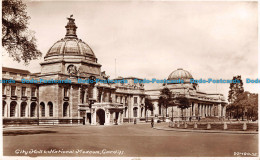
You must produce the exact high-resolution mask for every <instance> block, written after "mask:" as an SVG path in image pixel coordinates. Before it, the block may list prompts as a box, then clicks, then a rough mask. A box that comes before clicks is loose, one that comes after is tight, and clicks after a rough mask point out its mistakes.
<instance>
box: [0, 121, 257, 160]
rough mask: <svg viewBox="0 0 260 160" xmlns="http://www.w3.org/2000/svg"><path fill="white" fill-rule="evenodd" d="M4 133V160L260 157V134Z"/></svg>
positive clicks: (121, 128)
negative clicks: (40, 159)
mask: <svg viewBox="0 0 260 160" xmlns="http://www.w3.org/2000/svg"><path fill="white" fill-rule="evenodd" d="M155 125H156V127H163V126H165V125H167V124H166V123H162V124H155ZM3 135H4V136H3V153H4V156H30V157H37V156H45V157H46V156H59V157H60V156H69V157H75V156H77V157H239V156H241V155H239V154H238V153H245V152H246V153H248V154H250V155H251V156H252V157H256V156H257V155H258V135H257V134H222V133H211V134H207V133H197V132H169V131H165V130H158V129H153V128H151V125H150V124H136V125H134V124H124V125H117V126H87V125H86V126H83V125H78V126H75V125H69V126H64V125H62V126H22V127H16V128H14V126H13V127H10V128H9V127H7V128H5V129H4V132H3ZM238 155H239V156H238ZM242 156H243V155H242ZM251 156H245V157H251Z"/></svg>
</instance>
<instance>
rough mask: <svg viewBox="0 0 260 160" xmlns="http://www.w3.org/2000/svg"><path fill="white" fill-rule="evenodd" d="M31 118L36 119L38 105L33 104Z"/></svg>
mask: <svg viewBox="0 0 260 160" xmlns="http://www.w3.org/2000/svg"><path fill="white" fill-rule="evenodd" d="M31 117H36V103H35V102H33V103H31Z"/></svg>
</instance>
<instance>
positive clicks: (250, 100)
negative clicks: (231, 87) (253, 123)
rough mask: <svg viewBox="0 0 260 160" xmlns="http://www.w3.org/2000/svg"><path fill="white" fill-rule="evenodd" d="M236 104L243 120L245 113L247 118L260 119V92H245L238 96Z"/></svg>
mask: <svg viewBox="0 0 260 160" xmlns="http://www.w3.org/2000/svg"><path fill="white" fill-rule="evenodd" d="M234 105H235V106H236V107H237V108H238V109H239V117H242V120H244V116H245V113H246V116H247V119H249V118H250V119H252V118H255V119H258V94H253V93H250V92H244V93H242V94H240V95H239V96H238V97H237V99H236V101H235V102H234Z"/></svg>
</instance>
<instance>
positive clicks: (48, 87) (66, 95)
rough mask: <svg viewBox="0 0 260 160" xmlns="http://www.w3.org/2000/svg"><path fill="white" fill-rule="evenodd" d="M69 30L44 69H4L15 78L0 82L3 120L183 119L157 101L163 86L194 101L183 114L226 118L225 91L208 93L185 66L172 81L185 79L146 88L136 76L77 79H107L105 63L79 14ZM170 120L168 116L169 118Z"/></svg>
mask: <svg viewBox="0 0 260 160" xmlns="http://www.w3.org/2000/svg"><path fill="white" fill-rule="evenodd" d="M65 28H66V35H65V37H64V38H62V39H61V40H58V41H57V42H56V43H54V44H53V46H52V47H51V48H50V49H49V50H48V52H47V54H46V55H45V57H44V61H43V62H42V63H40V65H41V72H39V73H30V72H29V71H28V70H22V69H15V68H7V67H3V68H2V79H3V80H9V79H13V80H15V83H4V84H3V85H2V98H3V100H2V105H3V106H2V116H3V124H4V125H5V124H6V125H10V124H11V125H12V124H24V123H25V124H28V123H29V124H42V125H43V124H82V123H83V124H86V125H112V124H122V123H123V122H134V121H136V122H139V121H145V120H147V119H150V118H151V117H155V118H158V119H162V118H164V117H174V119H180V117H181V116H183V115H181V110H180V108H178V107H177V106H170V107H168V109H167V110H165V108H163V107H162V106H158V99H159V96H160V91H161V90H162V89H163V88H164V87H168V88H169V89H170V90H171V91H172V93H174V95H175V96H185V97H187V98H188V99H189V100H190V102H191V106H190V107H189V108H187V109H185V111H184V117H185V118H189V117H192V118H193V119H197V118H198V117H201V118H205V117H225V111H226V107H225V106H226V104H227V103H226V101H225V98H224V96H223V95H222V94H209V93H205V92H201V91H199V90H198V84H191V83H189V80H190V79H191V78H193V77H192V75H191V74H190V73H189V72H188V71H185V70H183V69H177V70H176V71H173V72H172V73H171V74H170V75H169V77H168V80H178V79H183V80H184V83H183V84H180V83H176V84H164V85H161V86H160V87H156V88H154V89H149V90H145V89H144V85H143V84H142V83H134V79H138V80H142V79H140V78H136V77H125V78H123V77H119V78H116V79H114V80H123V79H124V80H127V82H128V83H99V82H97V83H78V79H81V80H89V79H91V80H96V79H100V80H108V79H109V76H107V75H106V74H105V72H104V71H103V72H101V64H99V63H98V59H97V57H96V55H95V54H94V52H93V50H92V49H91V48H90V47H89V46H88V44H86V43H85V42H84V41H82V40H81V39H79V38H78V37H77V34H76V30H77V26H76V25H75V19H73V18H71V17H70V18H68V23H67V25H66V26H65ZM22 79H26V80H32V79H34V80H38V81H40V80H41V79H43V80H60V81H61V80H63V81H64V82H65V81H68V80H69V81H70V83H22V82H23V81H21V80H22ZM145 98H149V99H151V100H152V103H153V110H152V111H150V110H146V109H145ZM168 119H169V118H168Z"/></svg>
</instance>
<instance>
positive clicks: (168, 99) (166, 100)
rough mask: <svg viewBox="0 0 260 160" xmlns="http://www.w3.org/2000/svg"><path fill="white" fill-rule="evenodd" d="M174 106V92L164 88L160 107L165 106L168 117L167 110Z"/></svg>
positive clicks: (160, 98)
mask: <svg viewBox="0 0 260 160" xmlns="http://www.w3.org/2000/svg"><path fill="white" fill-rule="evenodd" d="M172 104H173V94H172V92H171V91H170V90H169V88H163V89H162V90H161V93H160V97H159V100H158V105H159V106H163V107H164V108H165V109H166V116H167V108H168V107H169V106H170V105H172ZM163 120H164V113H163Z"/></svg>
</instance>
